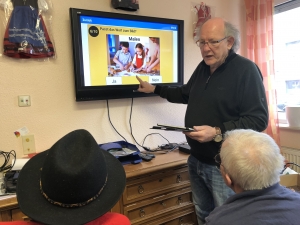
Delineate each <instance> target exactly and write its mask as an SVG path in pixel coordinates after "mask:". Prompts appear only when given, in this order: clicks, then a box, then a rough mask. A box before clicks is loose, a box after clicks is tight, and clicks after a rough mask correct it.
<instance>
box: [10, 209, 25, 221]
mask: <svg viewBox="0 0 300 225" xmlns="http://www.w3.org/2000/svg"><path fill="white" fill-rule="evenodd" d="M11 220H12V221H18V220H22V221H24V220H26V221H28V220H29V218H28V216H26V215H24V213H22V212H21V210H20V209H13V210H11Z"/></svg>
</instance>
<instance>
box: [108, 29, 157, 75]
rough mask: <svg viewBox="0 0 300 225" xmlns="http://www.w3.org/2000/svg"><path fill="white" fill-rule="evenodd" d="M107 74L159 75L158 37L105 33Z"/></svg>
mask: <svg viewBox="0 0 300 225" xmlns="http://www.w3.org/2000/svg"><path fill="white" fill-rule="evenodd" d="M107 43H108V46H107V48H108V76H137V75H144V76H160V57H159V53H160V49H159V38H158V37H144V36H136V37H132V36H126V35H114V34H107Z"/></svg>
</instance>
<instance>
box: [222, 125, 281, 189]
mask: <svg viewBox="0 0 300 225" xmlns="http://www.w3.org/2000/svg"><path fill="white" fill-rule="evenodd" d="M220 157H221V162H222V166H223V167H224V170H225V172H226V173H228V175H229V176H230V178H231V179H232V180H233V182H234V183H236V184H238V185H239V186H240V187H241V188H242V189H244V190H257V189H263V188H267V187H270V186H272V185H273V184H275V183H277V182H279V180H280V173H281V171H282V170H283V167H284V157H283V156H282V155H281V153H280V148H279V147H278V145H277V144H276V142H275V141H274V139H273V138H271V137H270V136H269V135H268V134H265V133H260V132H257V131H253V130H250V129H245V130H240V129H237V130H233V131H228V132H226V133H225V143H224V144H223V145H222V148H221V152H220Z"/></svg>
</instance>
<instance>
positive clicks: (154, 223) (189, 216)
mask: <svg viewBox="0 0 300 225" xmlns="http://www.w3.org/2000/svg"><path fill="white" fill-rule="evenodd" d="M195 221H197V220H196V217H195V210H194V207H193V206H191V207H187V208H180V209H178V210H174V211H173V212H172V213H167V214H164V215H163V216H161V217H157V218H153V219H149V220H147V221H143V222H142V223H138V224H133V225H196V224H197V222H195Z"/></svg>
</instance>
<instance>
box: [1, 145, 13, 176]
mask: <svg viewBox="0 0 300 225" xmlns="http://www.w3.org/2000/svg"><path fill="white" fill-rule="evenodd" d="M1 156H3V158H4V162H3V164H2V166H0V172H7V171H9V170H11V168H13V166H14V164H15V162H16V152H15V150H11V151H10V152H4V151H1V150H0V157H1ZM11 157H12V160H11ZM13 159H14V160H13ZM10 161H14V162H13V163H10Z"/></svg>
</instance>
